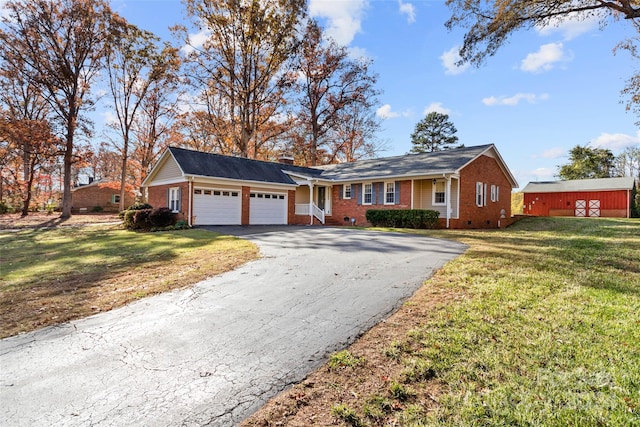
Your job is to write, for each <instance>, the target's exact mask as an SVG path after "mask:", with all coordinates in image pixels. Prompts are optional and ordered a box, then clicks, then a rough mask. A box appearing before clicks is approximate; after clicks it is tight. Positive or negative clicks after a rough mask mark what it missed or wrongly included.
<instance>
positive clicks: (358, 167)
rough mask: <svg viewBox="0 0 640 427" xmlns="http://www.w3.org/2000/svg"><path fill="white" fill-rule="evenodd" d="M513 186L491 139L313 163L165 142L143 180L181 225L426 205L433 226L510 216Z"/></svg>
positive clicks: (343, 219) (357, 217) (291, 219)
mask: <svg viewBox="0 0 640 427" xmlns="http://www.w3.org/2000/svg"><path fill="white" fill-rule="evenodd" d="M517 186H518V184H517V182H516V180H515V179H514V177H513V175H512V174H511V172H510V171H509V168H508V167H507V165H506V164H505V162H504V161H503V160H502V157H501V156H500V154H499V153H498V150H497V149H496V147H495V146H494V145H493V144H490V145H482V146H475V147H465V148H458V149H454V150H447V151H438V152H433V153H423V154H407V155H404V156H396V157H386V158H380V159H372V160H361V161H357V162H353V163H341V164H335V165H326V166H318V167H302V166H295V165H293V164H291V161H290V159H288V160H287V159H284V161H281V162H280V163H276V162H264V161H259V160H252V159H246V158H240V157H229V156H223V155H219V154H212V153H204V152H199V151H193V150H187V149H183V148H175V147H170V148H168V149H167V150H166V151H165V152H164V153H163V155H162V156H161V158H160V159H159V161H158V163H157V164H156V165H155V166H154V167H153V169H152V171H151V172H150V173H149V175H148V176H147V178H146V179H145V181H144V182H143V187H145V189H146V192H147V200H148V202H149V203H150V204H151V205H152V206H154V207H161V206H167V207H169V208H171V209H172V210H173V211H174V212H176V213H177V214H178V215H179V217H181V218H183V219H185V220H187V221H188V222H189V223H190V224H191V225H252V224H314V223H315V224H331V225H345V224H353V223H355V224H358V225H365V224H367V220H366V218H365V214H366V211H367V210H369V209H431V210H437V211H439V212H440V225H441V226H442V227H443V228H445V227H446V228H497V227H504V226H506V225H508V224H510V222H511V190H512V188H515V187H517Z"/></svg>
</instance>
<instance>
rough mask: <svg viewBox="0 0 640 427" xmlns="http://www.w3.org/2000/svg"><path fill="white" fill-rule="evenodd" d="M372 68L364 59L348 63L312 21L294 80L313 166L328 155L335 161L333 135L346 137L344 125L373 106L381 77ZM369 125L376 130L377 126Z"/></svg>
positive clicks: (300, 135) (301, 137) (345, 54)
mask: <svg viewBox="0 0 640 427" xmlns="http://www.w3.org/2000/svg"><path fill="white" fill-rule="evenodd" d="M370 65H371V63H370V61H367V60H364V59H361V60H352V59H350V58H349V56H348V52H347V49H346V48H344V47H341V46H338V45H337V44H336V43H335V42H334V41H333V40H328V41H326V42H325V41H323V37H322V30H321V28H320V26H319V25H318V23H317V22H316V21H314V20H309V22H308V24H307V27H306V32H305V36H304V38H303V42H302V46H301V49H300V54H299V55H298V56H297V60H296V62H295V64H294V67H293V70H294V71H293V74H292V75H291V76H290V78H292V79H293V80H294V88H295V90H296V91H297V93H298V94H299V96H298V102H299V110H298V111H297V114H296V116H297V117H298V123H299V125H298V138H297V140H298V141H299V142H300V143H301V144H303V147H304V149H305V150H307V151H308V160H309V163H310V164H311V165H316V164H318V162H319V161H320V162H324V161H327V160H326V159H325V160H323V159H322V157H323V156H327V155H328V156H329V159H330V160H335V159H336V156H337V154H338V152H339V151H340V150H337V151H336V150H334V153H332V154H330V151H331V149H330V146H331V145H332V144H333V141H332V138H329V136H335V135H336V134H338V135H341V137H343V138H344V137H345V136H347V133H345V132H344V126H345V125H346V124H347V123H345V121H348V120H353V119H354V118H356V114H355V113H356V111H357V117H359V118H360V119H363V118H364V117H365V116H366V114H364V113H363V112H364V111H366V110H369V109H370V108H371V107H372V105H373V104H374V103H375V99H376V96H377V95H378V91H377V90H376V89H375V83H376V80H377V76H376V75H374V74H372V73H371V72H370ZM358 110H360V111H358ZM361 123H363V122H361ZM368 125H369V126H372V125H373V126H375V124H374V123H373V122H369V123H368ZM341 128H342V129H341ZM340 130H342V131H343V133H342V134H340ZM347 140H348V138H347ZM343 141H344V139H343Z"/></svg>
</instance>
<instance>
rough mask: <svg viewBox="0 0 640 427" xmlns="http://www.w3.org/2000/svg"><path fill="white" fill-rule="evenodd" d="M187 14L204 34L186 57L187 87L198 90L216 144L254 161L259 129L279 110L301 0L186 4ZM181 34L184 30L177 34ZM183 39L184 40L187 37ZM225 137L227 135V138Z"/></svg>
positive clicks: (301, 9) (225, 0)
mask: <svg viewBox="0 0 640 427" xmlns="http://www.w3.org/2000/svg"><path fill="white" fill-rule="evenodd" d="M186 4H187V12H188V14H189V15H190V16H191V17H192V18H193V19H194V23H195V25H196V26H198V27H199V28H201V30H202V31H203V32H206V34H207V35H208V37H207V40H206V41H205V42H204V44H203V45H202V46H193V45H192V49H193V51H192V52H191V54H190V55H189V56H188V58H187V61H188V63H189V64H190V69H191V72H190V73H189V79H190V81H191V83H192V84H193V85H194V86H195V87H196V88H198V89H199V90H200V91H201V94H202V100H203V101H204V103H205V104H206V105H207V108H206V109H205V110H206V111H207V112H208V113H209V118H210V122H211V126H212V129H213V131H214V132H216V133H217V134H218V140H219V141H223V140H226V138H227V137H230V141H229V143H230V144H231V145H232V149H233V151H234V152H235V153H236V154H238V155H241V156H244V157H256V156H257V155H258V153H259V151H260V148H261V146H262V144H263V142H264V138H265V135H266V134H263V133H262V127H264V125H265V124H266V123H268V122H269V121H270V120H271V119H272V118H273V117H274V116H276V115H277V114H278V112H279V111H280V109H281V107H282V104H283V102H284V99H283V96H282V85H281V83H282V82H283V79H282V77H283V73H282V67H283V65H284V64H285V63H286V61H287V60H288V59H289V58H290V57H291V55H292V54H293V53H294V52H295V49H296V46H297V45H298V37H297V28H298V25H299V23H300V21H301V19H302V17H303V16H304V13H305V6H306V2H305V1H304V0H273V1H263V0H206V1H205V0H186ZM182 32H183V34H187V31H186V29H182ZM187 38H188V37H187ZM227 135H228V136H227Z"/></svg>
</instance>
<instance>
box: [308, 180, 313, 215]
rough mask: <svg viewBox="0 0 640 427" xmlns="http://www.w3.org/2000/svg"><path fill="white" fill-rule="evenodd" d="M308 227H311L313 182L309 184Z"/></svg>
mask: <svg viewBox="0 0 640 427" xmlns="http://www.w3.org/2000/svg"><path fill="white" fill-rule="evenodd" d="M307 185H309V219H310V222H309V225H313V182H309V184H307Z"/></svg>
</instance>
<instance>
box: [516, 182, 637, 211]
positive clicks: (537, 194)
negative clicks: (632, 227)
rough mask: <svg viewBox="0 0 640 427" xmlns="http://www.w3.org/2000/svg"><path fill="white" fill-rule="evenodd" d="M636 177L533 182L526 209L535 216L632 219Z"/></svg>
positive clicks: (527, 188)
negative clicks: (633, 191) (632, 199)
mask: <svg viewBox="0 0 640 427" xmlns="http://www.w3.org/2000/svg"><path fill="white" fill-rule="evenodd" d="M633 186H634V179H633V178H632V177H623V178H599V179H576V180H570V181H549V182H530V183H529V184H527V186H526V187H525V188H524V189H523V190H522V192H523V193H524V201H523V203H524V207H523V212H524V213H525V214H528V215H534V216H577V217H588V216H589V217H610V218H629V217H630V215H631V194H632V190H633Z"/></svg>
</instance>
